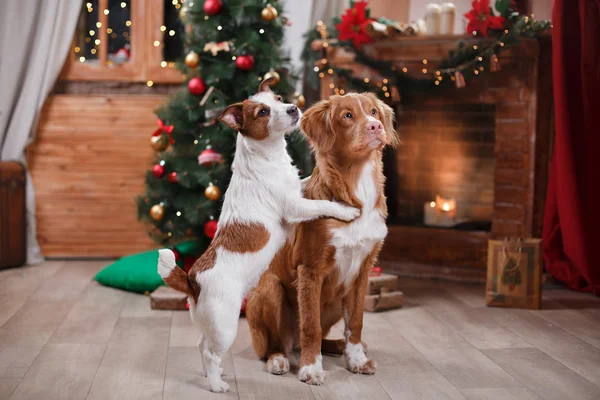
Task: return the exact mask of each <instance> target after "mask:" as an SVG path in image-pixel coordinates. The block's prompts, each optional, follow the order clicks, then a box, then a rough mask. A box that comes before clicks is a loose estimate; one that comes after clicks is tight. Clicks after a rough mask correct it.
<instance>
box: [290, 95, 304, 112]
mask: <svg viewBox="0 0 600 400" xmlns="http://www.w3.org/2000/svg"><path fill="white" fill-rule="evenodd" d="M292 103H294V104H295V105H296V107H298V108H304V106H305V105H306V99H305V98H304V96H303V95H302V94H301V93H298V92H294V99H293V100H292Z"/></svg>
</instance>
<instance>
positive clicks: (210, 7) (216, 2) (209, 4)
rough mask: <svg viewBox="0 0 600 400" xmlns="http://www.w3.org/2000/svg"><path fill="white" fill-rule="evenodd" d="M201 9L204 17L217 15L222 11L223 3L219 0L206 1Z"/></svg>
mask: <svg viewBox="0 0 600 400" xmlns="http://www.w3.org/2000/svg"><path fill="white" fill-rule="evenodd" d="M203 9H204V13H205V14H206V15H209V16H213V15H217V14H219V13H220V12H221V10H222V9H223V2H222V1H221V0H206V1H205V2H204V7H203Z"/></svg>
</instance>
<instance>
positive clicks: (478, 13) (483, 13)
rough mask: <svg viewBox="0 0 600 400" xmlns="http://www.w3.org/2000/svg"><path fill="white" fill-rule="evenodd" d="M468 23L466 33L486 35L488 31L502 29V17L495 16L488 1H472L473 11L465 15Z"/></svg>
mask: <svg viewBox="0 0 600 400" xmlns="http://www.w3.org/2000/svg"><path fill="white" fill-rule="evenodd" d="M465 18H466V19H467V20H468V21H469V24H468V25H467V33H473V32H479V33H481V34H482V35H483V36H487V35H488V29H503V28H504V26H503V23H504V17H502V16H495V15H493V14H492V12H491V10H490V0H473V9H472V10H471V11H469V12H468V13H466V14H465Z"/></svg>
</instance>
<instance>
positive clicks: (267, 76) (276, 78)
mask: <svg viewBox="0 0 600 400" xmlns="http://www.w3.org/2000/svg"><path fill="white" fill-rule="evenodd" d="M271 78H273V85H277V84H278V83H279V81H280V80H281V77H280V76H279V74H278V73H277V71H275V70H270V71H269V72H267V73H266V74H265V76H263V80H264V81H266V80H267V79H271Z"/></svg>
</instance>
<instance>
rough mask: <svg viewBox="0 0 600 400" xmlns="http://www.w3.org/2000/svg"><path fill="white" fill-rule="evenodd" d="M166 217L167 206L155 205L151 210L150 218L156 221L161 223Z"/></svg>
mask: <svg viewBox="0 0 600 400" xmlns="http://www.w3.org/2000/svg"><path fill="white" fill-rule="evenodd" d="M164 216H165V206H163V205H162V204H155V205H153V206H152V208H151V209H150V217H152V219H153V220H155V221H160V220H161V219H163V217H164Z"/></svg>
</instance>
